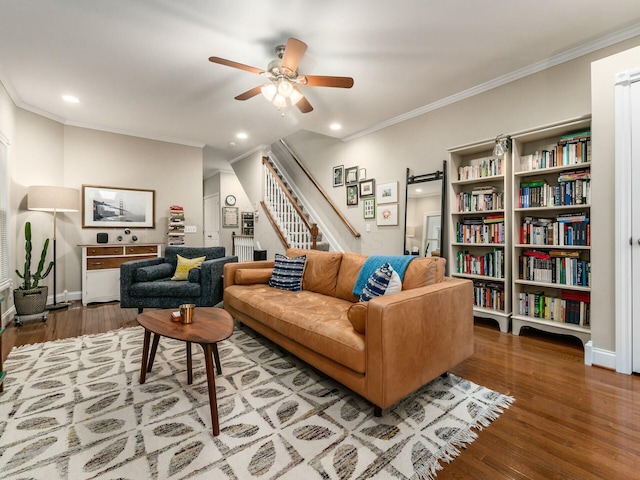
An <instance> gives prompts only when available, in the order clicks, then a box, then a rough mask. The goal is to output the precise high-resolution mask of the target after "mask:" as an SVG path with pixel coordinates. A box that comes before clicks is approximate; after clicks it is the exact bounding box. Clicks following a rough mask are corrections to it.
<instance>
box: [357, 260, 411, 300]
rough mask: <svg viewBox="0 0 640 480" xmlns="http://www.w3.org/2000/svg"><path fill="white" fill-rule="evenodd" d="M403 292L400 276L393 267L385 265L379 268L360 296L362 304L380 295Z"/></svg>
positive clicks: (369, 279)
mask: <svg viewBox="0 0 640 480" xmlns="http://www.w3.org/2000/svg"><path fill="white" fill-rule="evenodd" d="M400 290H402V281H401V280H400V275H398V272H396V271H395V270H394V269H393V267H392V266H391V265H389V264H388V263H385V264H384V265H382V266H380V267H379V268H377V269H376V270H375V271H374V272H373V273H372V274H371V276H370V277H369V278H368V280H367V284H366V285H365V286H364V288H363V289H362V295H360V301H361V302H368V301H369V300H371V299H372V298H375V297H379V296H380V295H389V294H391V293H396V292H399V291H400Z"/></svg>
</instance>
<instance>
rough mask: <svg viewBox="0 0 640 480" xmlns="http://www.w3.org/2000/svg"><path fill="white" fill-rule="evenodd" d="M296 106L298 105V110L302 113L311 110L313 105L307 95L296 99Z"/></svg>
mask: <svg viewBox="0 0 640 480" xmlns="http://www.w3.org/2000/svg"><path fill="white" fill-rule="evenodd" d="M296 107H298V110H300V111H301V112H302V113H309V112H311V111H312V110H313V107H312V106H311V104H310V103H309V100H307V97H302V98H301V99H300V100H298V101H297V102H296Z"/></svg>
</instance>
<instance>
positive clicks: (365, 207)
mask: <svg viewBox="0 0 640 480" xmlns="http://www.w3.org/2000/svg"><path fill="white" fill-rule="evenodd" d="M362 216H363V217H364V219H365V220H373V219H374V218H376V199H375V198H365V199H364V200H362Z"/></svg>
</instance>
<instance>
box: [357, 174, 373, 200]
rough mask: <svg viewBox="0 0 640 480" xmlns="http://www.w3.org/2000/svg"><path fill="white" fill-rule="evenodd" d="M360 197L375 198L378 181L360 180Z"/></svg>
mask: <svg viewBox="0 0 640 480" xmlns="http://www.w3.org/2000/svg"><path fill="white" fill-rule="evenodd" d="M358 185H360V196H361V197H373V195H374V194H375V188H376V181H375V180H374V179H373V178H371V179H369V180H360V183H359V184H358Z"/></svg>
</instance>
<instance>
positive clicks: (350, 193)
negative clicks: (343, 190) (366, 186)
mask: <svg viewBox="0 0 640 480" xmlns="http://www.w3.org/2000/svg"><path fill="white" fill-rule="evenodd" d="M357 204H358V185H347V205H357Z"/></svg>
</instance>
